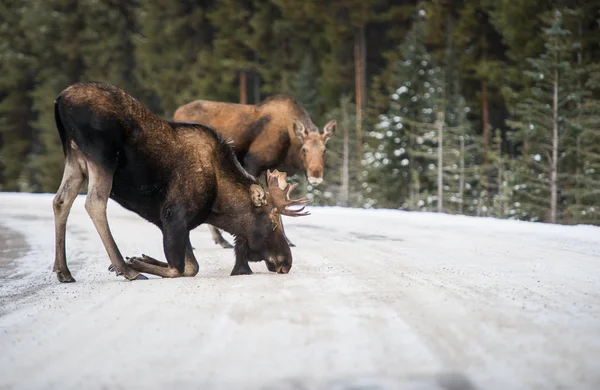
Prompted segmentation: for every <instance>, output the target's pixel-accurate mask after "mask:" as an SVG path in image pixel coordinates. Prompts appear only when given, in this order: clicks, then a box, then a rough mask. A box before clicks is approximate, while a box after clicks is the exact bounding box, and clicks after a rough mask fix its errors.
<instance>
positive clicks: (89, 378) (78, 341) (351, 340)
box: [0, 194, 600, 390]
mask: <svg viewBox="0 0 600 390" xmlns="http://www.w3.org/2000/svg"><path fill="white" fill-rule="evenodd" d="M84 201H85V198H84V197H79V198H78V199H77V200H76V202H75V205H74V207H73V210H72V212H71V216H70V218H69V222H68V225H67V260H68V264H69V266H70V269H71V272H72V273H73V276H74V277H75V279H76V280H77V283H74V284H60V283H59V282H58V281H57V280H56V277H55V275H54V274H53V273H52V264H53V261H54V222H53V214H52V195H50V194H40V195H33V194H0V245H1V246H2V247H1V248H0V389H4V388H15V389H39V388H44V389H55V388H56V389H105V388H110V389H132V388H144V389H164V388H178V389H186V388H193V389H223V388H225V389H230V388H231V389H340V390H341V389H447V390H448V389H450V390H458V389H559V388H560V389H564V388H569V389H598V388H600V228H598V227H593V226H557V225H547V224H539V223H527V222H519V221H507V220H495V219H487V218H471V217H464V216H451V215H445V214H434V213H411V212H401V211H392V210H357V209H343V208H320V207H312V208H311V212H312V215H311V216H309V217H302V218H285V219H284V223H285V226H286V233H287V234H288V236H289V237H290V239H291V240H292V241H293V242H294V243H295V244H297V247H296V248H293V249H292V250H293V255H294V264H293V268H292V270H291V272H290V273H289V274H288V275H278V274H272V273H269V272H268V271H267V269H266V267H265V265H264V263H260V264H254V263H253V264H251V267H252V269H253V270H254V272H255V274H254V275H249V276H235V277H231V276H229V273H230V272H231V269H232V267H233V263H234V257H233V251H232V250H230V249H229V250H226V249H221V248H220V247H218V246H217V245H215V244H214V243H213V242H212V240H211V238H210V234H209V231H208V228H207V227H206V226H200V227H199V228H197V229H196V230H194V231H193V232H192V244H193V245H194V246H195V248H196V249H195V254H196V257H197V259H198V262H199V264H200V272H199V274H198V275H197V276H196V277H194V278H181V279H173V280H162V279H158V278H156V277H152V276H151V277H150V280H147V281H135V282H128V281H126V280H124V279H123V278H122V277H116V276H115V275H114V273H113V274H111V273H109V272H108V271H107V268H108V266H109V264H110V263H109V260H108V257H107V255H106V252H105V250H104V247H103V246H102V242H101V241H100V237H99V236H98V234H97V233H96V232H95V230H94V226H93V224H92V222H91V220H90V219H89V217H88V216H87V214H86V213H85V210H84V207H83V203H84ZM109 223H110V226H111V229H112V232H113V235H114V237H115V239H116V241H117V244H118V245H119V247H120V249H121V252H122V253H123V254H124V255H127V256H131V255H139V254H141V253H145V254H148V255H150V256H153V257H156V258H158V259H161V260H164V254H163V251H162V238H161V235H160V232H159V230H158V229H157V228H156V227H154V226H153V225H151V224H150V223H148V222H146V221H144V220H142V219H141V218H140V217H138V216H137V215H135V214H133V213H131V212H128V211H126V210H124V209H122V208H121V207H120V206H118V205H117V204H116V203H114V202H112V201H111V203H110V204H109ZM228 238H229V239H230V238H231V237H229V236H228Z"/></svg>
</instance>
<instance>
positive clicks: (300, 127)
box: [292, 119, 308, 140]
mask: <svg viewBox="0 0 600 390" xmlns="http://www.w3.org/2000/svg"><path fill="white" fill-rule="evenodd" d="M292 126H293V128H294V134H296V137H298V138H300V139H301V140H304V138H305V137H306V136H307V135H308V131H307V130H306V127H305V126H304V124H303V123H302V122H300V121H299V120H298V119H294V122H293V123H292Z"/></svg>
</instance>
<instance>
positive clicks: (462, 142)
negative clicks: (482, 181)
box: [458, 135, 465, 214]
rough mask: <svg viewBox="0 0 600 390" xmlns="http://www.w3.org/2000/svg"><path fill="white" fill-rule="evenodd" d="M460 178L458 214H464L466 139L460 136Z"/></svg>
mask: <svg viewBox="0 0 600 390" xmlns="http://www.w3.org/2000/svg"><path fill="white" fill-rule="evenodd" d="M459 164H460V165H459V176H458V194H459V197H460V203H459V204H458V212H459V213H460V214H462V213H463V204H464V203H465V137H464V136H463V135H461V136H460V160H459Z"/></svg>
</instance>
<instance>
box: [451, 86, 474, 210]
mask: <svg viewBox="0 0 600 390" xmlns="http://www.w3.org/2000/svg"><path fill="white" fill-rule="evenodd" d="M468 112H469V108H468V107H467V106H466V103H465V100H464V98H462V97H461V96H455V97H454V98H451V99H449V100H448V105H447V106H446V122H447V125H448V126H447V127H446V128H445V136H444V154H443V156H444V158H443V167H444V171H443V175H444V193H445V204H446V206H445V210H446V211H447V212H451V213H458V214H473V213H474V210H475V207H476V204H474V196H473V194H475V195H476V194H477V193H478V191H477V189H476V187H477V181H478V176H477V173H478V171H477V165H476V162H477V153H478V151H479V150H478V149H477V146H478V145H477V143H476V142H477V138H476V137H475V134H474V133H473V129H472V128H471V126H470V124H469V122H468V120H467V113H468ZM475 198H476V196H475Z"/></svg>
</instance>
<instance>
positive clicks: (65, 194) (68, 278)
mask: <svg viewBox="0 0 600 390" xmlns="http://www.w3.org/2000/svg"><path fill="white" fill-rule="evenodd" d="M83 180H84V173H83V171H82V168H81V166H80V165H79V163H78V161H77V159H76V158H75V157H73V155H71V156H68V157H67V158H66V160H65V170H64V173H63V178H62V182H61V183H60V187H59V188H58V191H56V196H55V197H54V201H53V203H52V206H53V208H54V232H55V243H54V247H55V256H54V269H53V270H54V272H55V273H56V276H57V278H58V280H59V281H60V282H62V283H72V282H75V279H74V278H73V276H72V275H71V272H70V271H69V268H68V267H67V255H66V249H65V241H66V230H67V219H68V218H69V213H70V211H71V207H72V206H73V201H74V200H75V198H76V197H77V194H78V193H79V189H80V188H81V184H82V183H83Z"/></svg>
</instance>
